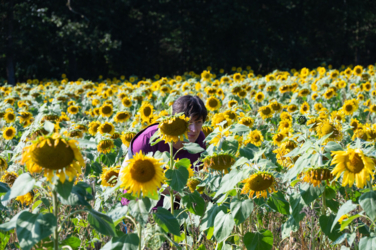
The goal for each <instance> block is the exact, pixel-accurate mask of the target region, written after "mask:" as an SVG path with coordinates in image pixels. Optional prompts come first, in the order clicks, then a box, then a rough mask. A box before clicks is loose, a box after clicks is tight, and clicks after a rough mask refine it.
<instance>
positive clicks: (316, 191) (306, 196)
mask: <svg viewBox="0 0 376 250" xmlns="http://www.w3.org/2000/svg"><path fill="white" fill-rule="evenodd" d="M324 191H325V186H322V185H320V186H319V187H314V186H313V185H311V184H309V183H304V184H301V185H300V194H301V196H302V198H303V200H304V203H305V204H306V205H307V206H308V205H309V204H311V202H312V201H314V200H316V199H317V198H318V197H319V196H320V195H321V194H322V193H323V192H324Z"/></svg>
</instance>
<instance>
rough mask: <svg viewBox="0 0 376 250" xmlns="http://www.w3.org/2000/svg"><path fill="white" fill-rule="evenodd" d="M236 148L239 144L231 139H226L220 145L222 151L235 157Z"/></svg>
mask: <svg viewBox="0 0 376 250" xmlns="http://www.w3.org/2000/svg"><path fill="white" fill-rule="evenodd" d="M238 148H239V142H238V141H237V140H236V139H235V138H233V137H228V138H226V140H224V141H223V143H222V150H223V151H225V152H228V153H230V154H232V155H235V154H236V153H237V152H238Z"/></svg>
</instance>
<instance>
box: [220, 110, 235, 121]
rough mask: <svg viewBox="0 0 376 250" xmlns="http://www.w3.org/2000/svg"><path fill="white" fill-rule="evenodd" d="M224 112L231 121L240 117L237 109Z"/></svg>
mask: <svg viewBox="0 0 376 250" xmlns="http://www.w3.org/2000/svg"><path fill="white" fill-rule="evenodd" d="M223 114H224V116H225V117H226V120H230V121H231V123H233V122H235V121H236V120H237V119H238V115H237V114H236V112H235V111H232V110H226V111H225V112H224V113H223Z"/></svg>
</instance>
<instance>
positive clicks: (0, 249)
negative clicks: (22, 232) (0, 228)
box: [0, 232, 10, 250]
mask: <svg viewBox="0 0 376 250" xmlns="http://www.w3.org/2000/svg"><path fill="white" fill-rule="evenodd" d="M0 239H1V241H0V250H5V247H6V246H7V244H8V241H9V239H10V233H8V232H7V233H2V232H0Z"/></svg>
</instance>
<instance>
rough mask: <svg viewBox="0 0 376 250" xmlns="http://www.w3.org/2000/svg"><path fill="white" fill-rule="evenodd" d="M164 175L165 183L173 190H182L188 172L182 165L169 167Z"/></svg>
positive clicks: (185, 183)
mask: <svg viewBox="0 0 376 250" xmlns="http://www.w3.org/2000/svg"><path fill="white" fill-rule="evenodd" d="M165 176H166V178H167V183H168V184H169V185H170V187H171V188H172V189H173V190H175V191H177V192H183V188H184V187H185V185H187V181H188V177H189V172H188V170H187V169H186V168H184V167H182V168H178V169H169V170H167V171H166V173H165Z"/></svg>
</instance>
